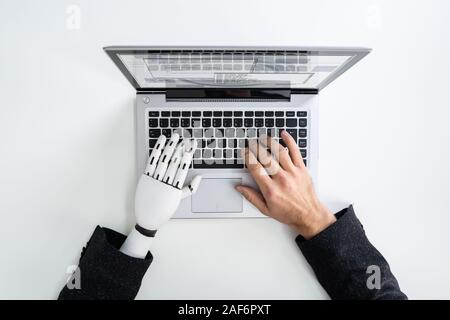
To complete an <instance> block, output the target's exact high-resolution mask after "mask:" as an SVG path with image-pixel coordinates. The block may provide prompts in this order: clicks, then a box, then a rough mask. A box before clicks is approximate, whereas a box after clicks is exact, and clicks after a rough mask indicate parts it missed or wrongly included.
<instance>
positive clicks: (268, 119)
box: [266, 118, 274, 128]
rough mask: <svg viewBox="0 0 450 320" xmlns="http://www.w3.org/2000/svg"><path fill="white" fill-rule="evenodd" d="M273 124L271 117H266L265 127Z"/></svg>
mask: <svg viewBox="0 0 450 320" xmlns="http://www.w3.org/2000/svg"><path fill="white" fill-rule="evenodd" d="M273 126H274V121H273V119H271V118H266V127H268V128H270V127H273Z"/></svg>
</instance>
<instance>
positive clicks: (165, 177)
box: [120, 133, 201, 258]
mask: <svg viewBox="0 0 450 320" xmlns="http://www.w3.org/2000/svg"><path fill="white" fill-rule="evenodd" d="M179 139H180V137H179V135H178V134H176V133H175V134H173V135H172V137H171V138H170V140H169V142H168V143H167V144H166V137H165V136H160V137H159V139H158V141H157V142H156V145H155V147H154V149H153V151H152V154H151V155H150V158H149V159H148V162H147V167H146V169H145V173H144V174H143V175H142V176H141V178H140V180H139V183H138V185H137V189H136V195H135V200H134V206H135V208H134V210H135V215H136V226H135V227H134V228H133V230H132V231H131V232H130V234H129V235H128V237H127V239H126V240H125V242H124V244H123V245H122V247H121V249H120V251H122V252H123V253H125V254H126V255H129V256H132V257H135V258H144V257H145V256H146V255H147V253H148V251H149V249H150V246H151V243H152V241H153V238H154V236H155V233H156V231H157V230H158V229H159V227H160V226H161V225H162V224H164V223H165V222H167V221H168V220H169V219H170V218H171V217H172V215H173V214H174V213H175V211H176V210H177V208H178V205H179V204H180V201H181V200H182V199H183V198H186V197H188V196H190V195H192V194H193V193H195V192H196V191H197V189H198V186H199V184H200V181H201V176H195V177H194V178H193V179H192V181H191V183H189V184H188V185H186V186H184V187H183V184H184V181H185V179H186V176H187V172H188V170H189V166H190V164H191V161H192V157H193V155H194V151H195V149H196V147H197V141H195V140H187V141H186V140H184V141H182V142H181V143H178V141H179Z"/></svg>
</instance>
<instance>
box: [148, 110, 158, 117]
mask: <svg viewBox="0 0 450 320" xmlns="http://www.w3.org/2000/svg"><path fill="white" fill-rule="evenodd" d="M148 116H149V117H152V118H153V117H159V111H149V112H148Z"/></svg>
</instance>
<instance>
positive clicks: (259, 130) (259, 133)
mask: <svg viewBox="0 0 450 320" xmlns="http://www.w3.org/2000/svg"><path fill="white" fill-rule="evenodd" d="M265 134H267V130H266V128H262V129H258V137H261V136H262V135H265Z"/></svg>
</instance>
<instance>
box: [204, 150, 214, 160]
mask: <svg viewBox="0 0 450 320" xmlns="http://www.w3.org/2000/svg"><path fill="white" fill-rule="evenodd" d="M211 157H212V150H211V149H203V158H211Z"/></svg>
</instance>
